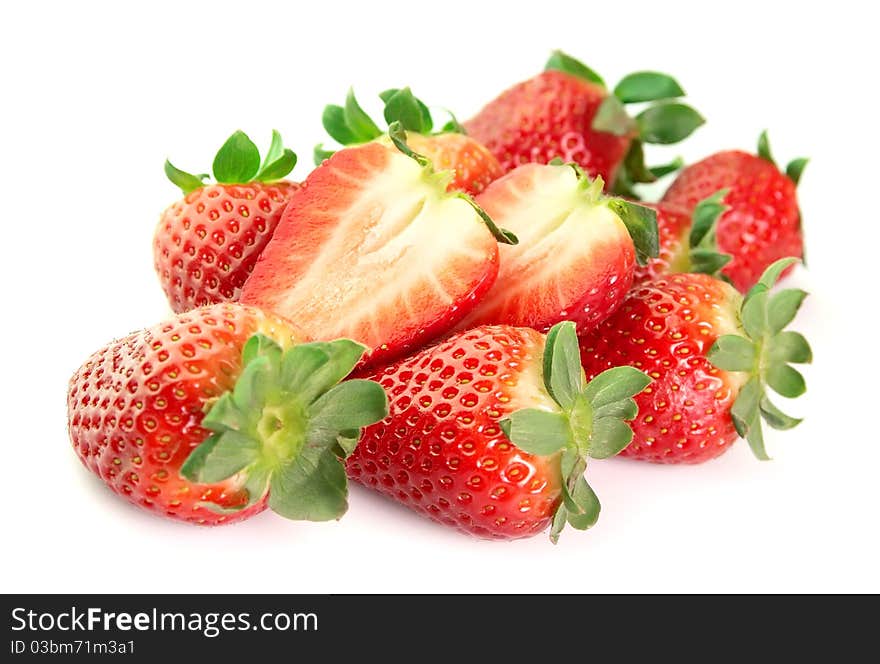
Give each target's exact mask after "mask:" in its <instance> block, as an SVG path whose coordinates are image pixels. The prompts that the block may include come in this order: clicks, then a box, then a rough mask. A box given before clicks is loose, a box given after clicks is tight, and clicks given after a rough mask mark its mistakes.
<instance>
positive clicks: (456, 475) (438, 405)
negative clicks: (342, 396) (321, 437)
mask: <svg viewBox="0 0 880 664" xmlns="http://www.w3.org/2000/svg"><path fill="white" fill-rule="evenodd" d="M368 377H369V378H370V379H372V380H375V381H377V382H379V383H381V385H382V386H383V387H384V388H385V391H386V393H387V394H388V398H389V401H390V410H389V414H388V416H387V417H386V418H385V419H384V420H383V421H382V422H380V423H378V424H374V425H372V426H370V427H367V428H366V429H365V430H364V434H363V436H362V437H361V440H360V442H359V443H358V445H357V447H356V448H355V451H354V454H353V455H352V456H351V457H350V458H349V460H348V464H347V468H348V474H349V477H351V478H352V479H354V480H356V481H358V482H360V483H362V484H364V485H366V486H368V487H372V488H374V489H376V490H377V491H380V492H381V493H384V494H386V495H387V496H389V497H391V498H393V499H394V500H397V501H399V502H401V503H403V504H404V505H406V506H407V507H409V508H410V509H413V510H415V511H417V512H419V513H422V514H424V515H426V516H428V517H430V518H432V519H434V520H435V521H439V522H441V523H445V524H448V525H450V526H452V527H454V528H457V529H458V530H460V531H462V532H465V533H470V534H472V535H476V536H478V537H483V538H494V539H514V538H519V537H527V536H529V535H534V534H536V533H539V532H541V531H543V530H544V529H545V528H547V526H548V525H550V526H552V527H551V539H552V540H553V541H554V542H555V541H556V539H557V538H558V537H559V533H560V531H561V530H562V528H563V527H564V526H565V524H566V522H567V523H569V524H570V525H572V526H573V527H575V528H577V529H586V528H589V527H590V526H592V525H593V524H594V523H595V522H596V519H597V518H598V516H599V501H598V499H597V498H596V495H595V494H594V493H593V491H592V489H591V488H590V487H589V485H588V484H587V482H586V480H585V479H584V470H585V469H586V465H587V459H588V458H590V457H592V458H596V459H604V458H606V457H609V456H612V455H614V454H616V453H617V452H618V451H619V450H620V449H622V448H623V447H625V446H626V445H627V443H628V442H629V441H630V440H631V438H632V432H631V431H630V429H629V427H628V426H627V425H626V423H625V422H624V420H630V419H632V418H633V417H635V415H636V410H635V403H634V402H633V400H632V398H631V397H632V396H633V395H634V394H636V393H638V392H639V391H640V390H641V389H643V388H644V387H645V385H647V384H648V383H649V382H650V380H649V379H648V378H647V377H646V376H645V375H644V374H643V373H641V372H640V371H637V370H635V369H633V368H631V367H618V368H614V369H611V370H609V371H606V372H604V373H603V374H601V375H599V376H597V377H595V378H594V379H593V380H592V381H591V382H590V383H589V384H587V383H586V381H585V380H584V372H583V369H582V368H581V366H580V359H579V356H578V348H577V337H576V333H575V327H574V325H573V324H572V323H570V322H564V323H560V324H559V325H557V326H555V327H554V328H553V329H551V330H550V333H549V334H548V335H547V337H546V339H545V337H544V336H543V335H542V334H540V333H538V332H536V331H534V330H531V329H528V328H517V327H511V326H508V325H489V326H483V327H478V328H475V329H472V330H468V331H466V332H461V333H458V334H456V335H453V336H451V337H449V338H448V339H446V340H445V341H443V342H441V343H439V344H438V345H436V346H434V347H431V348H427V349H423V350H421V351H420V352H418V353H416V354H415V355H413V356H411V357H409V358H406V359H404V360H400V361H399V362H397V363H395V364H391V365H389V366H386V367H385V368H383V369H378V370H376V371H375V372H374V373H372V374H369V376H368Z"/></svg>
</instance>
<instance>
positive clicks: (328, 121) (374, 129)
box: [315, 87, 504, 195]
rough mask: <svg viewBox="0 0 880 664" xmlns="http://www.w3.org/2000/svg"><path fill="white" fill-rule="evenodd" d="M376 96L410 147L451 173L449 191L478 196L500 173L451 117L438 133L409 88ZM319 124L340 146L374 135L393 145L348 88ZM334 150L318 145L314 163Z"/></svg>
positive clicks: (481, 147)
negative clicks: (341, 104)
mask: <svg viewBox="0 0 880 664" xmlns="http://www.w3.org/2000/svg"><path fill="white" fill-rule="evenodd" d="M379 97H380V98H381V99H382V101H383V102H384V104H385V109H384V117H385V121H386V122H387V123H388V124H389V126H390V125H391V124H392V123H394V122H399V123H400V125H401V127H402V128H403V129H404V130H405V131H406V134H407V143H409V146H410V147H411V148H412V149H413V150H414V151H416V152H418V153H420V154H423V155H424V156H425V157H427V158H428V159H429V160H430V161H431V163H432V164H433V166H434V168H435V169H437V170H438V171H443V170H448V171H452V172H453V177H452V180H451V181H450V182H449V189H450V190H453V191H461V192H464V193H466V194H470V195H476V194H479V193H480V192H481V191H483V189H485V188H486V186H487V185H488V184H489V183H490V182H492V180H494V179H495V178H497V177H499V176H500V175H502V174H503V173H504V171H503V170H502V169H501V166H500V164H499V163H498V160H497V159H495V157H494V155H493V154H492V153H491V152H489V150H488V149H486V147H485V146H484V145H482V144H481V143H479V142H477V141H476V140H474V139H473V138H471V137H470V136H467V135H466V134H465V131H464V128H463V127H462V126H461V125H460V124H458V122H457V121H456V120H455V117H454V116H453V117H452V119H451V120H450V121H449V122H447V123H446V124H445V125H444V126H443V128H442V129H441V130H440V131H439V132H433V129H434V120H433V118H432V117H431V112H430V110H429V109H428V107H427V106H426V105H425V103H424V102H423V101H422V100H421V99H418V98H417V97H416V96H414V95H413V93H412V91H411V90H410V89H409V88H408V87H407V88H392V89H390V90H386V91H385V92H383V93H381V94H380V95H379ZM322 122H323V124H324V129H325V130H326V131H327V133H328V134H329V135H330V136H331V137H332V138H333V139H334V140H335V141H336V142H337V143H339V144H340V145H344V146H352V145H360V144H362V143H367V142H369V141H373V140H376V139H378V140H380V141H383V142H385V143H386V145H388V146H389V147H391V142H390V141H389V140H388V137H387V132H384V131H382V130H381V129H379V127H378V126H377V125H376V123H375V122H374V121H373V119H372V118H370V116H369V115H367V114H366V113H365V112H364V110H363V109H362V108H361V107H360V104H358V102H357V99H356V98H355V96H354V91H353V90H349V92H348V96H347V97H346V99H345V106H336V105H333V104H331V105H329V106H327V107H325V108H324V115H323V117H322ZM332 154H333V152H332V151H329V150H326V149H324V146H323V145H318V146H317V147H316V148H315V165H320V164H321V163H322V162H323V161H324V160H325V159H327V158H328V157H330V156H331V155H332Z"/></svg>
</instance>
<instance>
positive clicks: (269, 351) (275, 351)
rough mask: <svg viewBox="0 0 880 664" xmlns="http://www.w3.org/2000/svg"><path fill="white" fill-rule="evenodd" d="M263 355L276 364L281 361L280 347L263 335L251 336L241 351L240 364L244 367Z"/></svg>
mask: <svg viewBox="0 0 880 664" xmlns="http://www.w3.org/2000/svg"><path fill="white" fill-rule="evenodd" d="M264 355H265V356H267V357H269V358H270V359H271V360H272V361H273V362H277V361H278V360H280V359H281V346H279V345H278V344H277V343H276V342H275V340H274V339H270V338H269V337H267V336H266V335H265V334H260V333H257V334H252V335H251V336H250V337H249V338H248V340H247V341H246V342H245V344H244V347H243V348H242V349H241V364H242V366H243V367H246V366H247V365H248V364H249V363H250V362H251V361H253V360H255V359H257V358H258V357H262V356H264Z"/></svg>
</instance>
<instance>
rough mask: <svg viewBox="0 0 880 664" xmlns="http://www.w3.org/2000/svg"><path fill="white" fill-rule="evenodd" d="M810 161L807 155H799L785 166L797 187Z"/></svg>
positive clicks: (787, 173)
mask: <svg viewBox="0 0 880 664" xmlns="http://www.w3.org/2000/svg"><path fill="white" fill-rule="evenodd" d="M809 161H810V160H809V159H807V158H806V157H798V158H797V159H792V160H791V161H790V162H788V166H786V167H785V174H786V175H787V176H788V177H789V178H791V181H792V182H794V186H795V187H796V186H798V185H799V184H800V182H801V175H803V174H804V169H805V168H806V167H807V163H808V162H809Z"/></svg>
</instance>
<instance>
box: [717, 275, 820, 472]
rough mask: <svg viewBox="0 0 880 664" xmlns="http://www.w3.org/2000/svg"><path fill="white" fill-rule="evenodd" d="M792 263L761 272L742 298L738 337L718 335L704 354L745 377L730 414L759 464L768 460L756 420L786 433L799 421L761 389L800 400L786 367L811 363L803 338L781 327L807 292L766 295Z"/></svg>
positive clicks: (801, 386)
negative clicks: (740, 331) (768, 389)
mask: <svg viewBox="0 0 880 664" xmlns="http://www.w3.org/2000/svg"><path fill="white" fill-rule="evenodd" d="M796 262H797V259H796V258H783V259H781V260H778V261H776V262H775V263H773V264H772V265H771V266H770V267H768V268H767V270H765V272H764V274H763V275H762V276H761V279H760V280H759V281H758V283H757V284H755V285H754V286H753V287H752V288H751V290H749V292H748V293H747V294H746V296H745V298H744V299H743V302H742V306H741V308H740V324H741V327H742V334H726V335H724V336H721V337H718V339H717V340H716V341H715V343H714V344H713V345H712V348H710V349H709V353H708V356H707V357H708V359H709V361H710V362H711V363H712V364H714V365H715V366H716V367H718V368H719V369H723V370H725V371H738V372H743V373H746V374H748V380H747V381H746V383H745V384H744V385H743V387H742V388H741V389H740V392H739V395H738V396H737V398H736V401H735V402H734V404H733V407H732V408H731V411H730V415H731V418H732V419H733V424H734V426H735V427H736V431H737V433H739V435H740V436H742V437H743V438H745V439H746V440H747V441H748V443H749V446H750V447H751V448H752V452H753V453H754V454H755V456H756V457H758V458H759V459H762V460H766V459H768V458H769V457H768V456H767V451H766V449H765V447H764V434H763V431H762V423H761V421H762V420H764V421H765V422H767V424H769V425H770V426H771V427H773V428H774V429H791V428H792V427H795V426H797V425H798V424H799V423H800V422H801V420H799V419H797V418H794V417H791V416H789V415H786V414H785V413H783V412H782V411H781V410H779V408H777V407H776V406H775V405H774V404H773V403H772V402H771V401H770V399H769V397H768V396H767V388H768V387H769V388H770V389H771V390H773V391H774V392H776V393H777V394H779V395H781V396H783V397H787V398H789V399H792V398H795V397H798V396H800V395H801V394H803V393H804V392H805V391H806V384H805V382H804V378H803V376H802V375H801V374H800V372H799V371H797V369H795V368H794V367H792V366H791V365H792V364H806V363H809V362H811V361H812V359H813V354H812V351H811V349H810V344H809V343H808V342H807V340H806V339H805V338H804V336H803V335H802V334H800V333H798V332H792V331H788V330H786V329H785V327H786V326H787V325H788V324H789V323H790V322H791V321H792V320H793V319H794V317H795V314H797V311H798V309H799V308H800V306H801V303H802V302H803V300H804V298H805V297H806V295H807V293H806V292H804V291H802V290H800V289H796V288H788V289H784V290H780V291H778V292H776V293H773V294H771V293H770V289H771V287H772V286H773V285H774V284H775V283H776V282H777V280H778V279H779V277H780V275H781V274H782V272H783V271H784V270H785V269H786V268H787V267H789V266H790V265H792V264H794V263H796Z"/></svg>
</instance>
